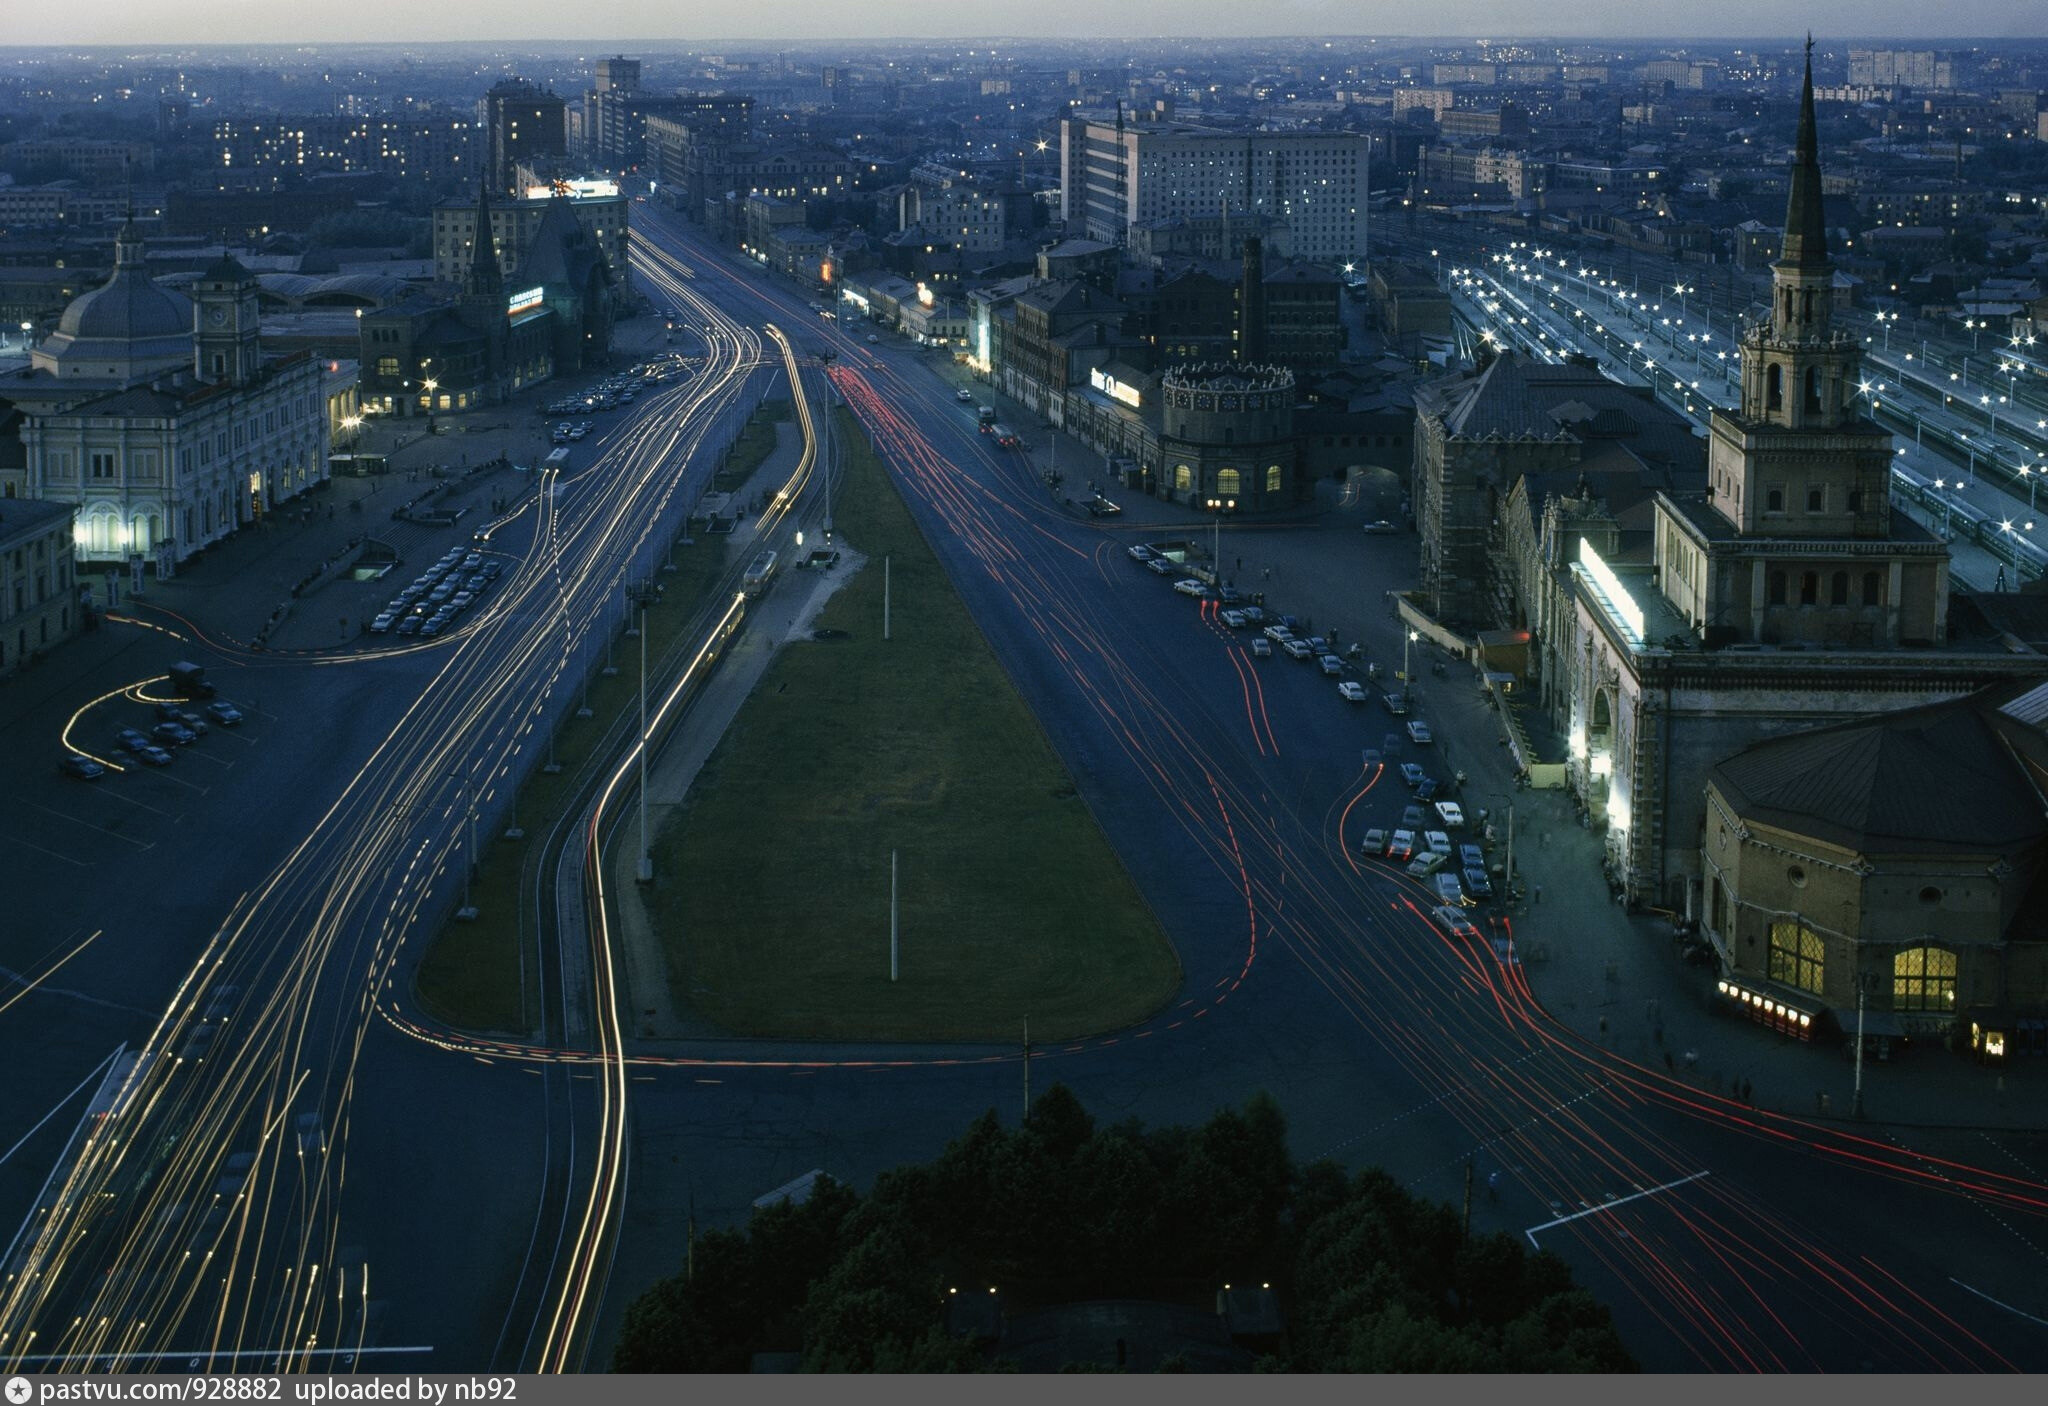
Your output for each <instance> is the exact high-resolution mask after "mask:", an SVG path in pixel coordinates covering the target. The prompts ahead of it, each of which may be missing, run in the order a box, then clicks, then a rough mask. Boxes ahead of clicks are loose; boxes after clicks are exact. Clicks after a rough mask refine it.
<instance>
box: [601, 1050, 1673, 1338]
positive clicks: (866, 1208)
mask: <svg viewBox="0 0 2048 1406" xmlns="http://www.w3.org/2000/svg"><path fill="white" fill-rule="evenodd" d="M1233 1279H1241V1280H1257V1281H1258V1282H1262V1283H1270V1284H1273V1285H1274V1286H1275V1288H1276V1291H1277V1292H1278V1293H1279V1294H1280V1296H1281V1299H1282V1302H1283V1304H1284V1305H1285V1306H1286V1310H1287V1317H1288V1324H1289V1338H1290V1342H1289V1344H1288V1355H1287V1356H1286V1357H1266V1358H1261V1359H1260V1360H1259V1362H1258V1363H1257V1364H1256V1367H1255V1368H1254V1370H1258V1371H1283V1370H1290V1369H1292V1370H1303V1371H1348V1372H1422V1371H1463V1372H1501V1371H1514V1372H1618V1371H1631V1370H1633V1369H1634V1363H1633V1362H1632V1361H1631V1360H1630V1358H1629V1356H1628V1353H1627V1351H1626V1350H1625V1349H1624V1348H1623V1347H1622V1344H1621V1341H1620V1338H1619V1337H1618V1336H1617V1335H1616V1333H1615V1331H1614V1324H1613V1321H1612V1319H1611V1318H1610V1316H1609V1315H1608V1312H1607V1310H1606V1309H1605V1308H1603V1307H1602V1306H1601V1305H1599V1304H1598V1303H1596V1302H1594V1300H1593V1299H1592V1298H1591V1297H1590V1296H1588V1295H1587V1294H1586V1293H1585V1292H1584V1291H1582V1290H1580V1289H1578V1288H1576V1287H1575V1286H1574V1285H1573V1284H1572V1281H1571V1275H1570V1272H1569V1271H1568V1270H1567V1269H1566V1267H1565V1265H1564V1263H1563V1262H1562V1261H1561V1260H1559V1259H1557V1258H1556V1257H1555V1256H1553V1255H1550V1254H1535V1255H1531V1254H1529V1253H1528V1252H1527V1251H1526V1250H1525V1249H1524V1248H1523V1247H1522V1245H1521V1244H1520V1243H1519V1242H1517V1241H1515V1240H1513V1239H1511V1238H1509V1237H1507V1236H1502V1235H1486V1236H1468V1235H1466V1234H1465V1231H1464V1227H1463V1225H1462V1224H1461V1223H1460V1220H1459V1218H1458V1216H1457V1215H1456V1214H1455V1213H1454V1212H1453V1211H1452V1210H1451V1208H1450V1207H1448V1206H1445V1205H1440V1204H1437V1203H1434V1202H1429V1201H1423V1200H1419V1199H1417V1198H1416V1197H1413V1196H1410V1195H1408V1193H1407V1192H1405V1191H1403V1190H1402V1189H1401V1188H1400V1187H1399V1186H1398V1185H1396V1184H1395V1182H1394V1181H1393V1180H1392V1178H1390V1177H1388V1176H1387V1174H1386V1173H1385V1172H1383V1171H1380V1170H1378V1169H1370V1170H1367V1171H1363V1172H1360V1173H1358V1174H1357V1175H1355V1176H1346V1175H1345V1173H1344V1172H1343V1170H1342V1169H1341V1168H1339V1167H1337V1166H1335V1165H1334V1164H1332V1163H1328V1162H1319V1163H1316V1164H1314V1165H1312V1166H1309V1167H1306V1168H1301V1169H1298V1170H1297V1169H1296V1167H1295V1166H1294V1163H1293V1161H1292V1159H1291V1158H1290V1156H1289V1155H1288V1152H1287V1127H1286V1120H1285V1119H1284V1117H1283V1116H1282V1115H1281V1112H1280V1108H1279V1105H1278V1104H1277V1103H1275V1102H1274V1101H1273V1100H1272V1099H1271V1098H1269V1097H1267V1096H1266V1095H1263V1094H1261V1095H1259V1096H1258V1097H1256V1098H1254V1099H1253V1100H1252V1101H1251V1102H1250V1103H1248V1104H1246V1105H1245V1106H1244V1107H1243V1108H1242V1109H1231V1108H1226V1109H1223V1110H1221V1111H1220V1112H1218V1113H1217V1114H1216V1115H1215V1116H1214V1117H1212V1118H1211V1119H1210V1120H1209V1121H1208V1122H1207V1123H1206V1124H1204V1125H1202V1126H1201V1127H1199V1128H1187V1127H1166V1128H1158V1129H1151V1130H1148V1129H1146V1128H1145V1127H1144V1126H1143V1125H1142V1124H1139V1123H1137V1122H1136V1121H1130V1122H1125V1123H1120V1124H1117V1125H1116V1126H1114V1127H1107V1128H1105V1127H1099V1126H1097V1125H1096V1123H1095V1121H1094V1119H1092V1118H1091V1117H1090V1116H1089V1115H1088V1113H1087V1110H1086V1109H1084V1108H1083V1107H1082V1106H1081V1103H1080V1101H1079V1100H1078V1099H1076V1098H1075V1097H1074V1096H1073V1094H1072V1093H1071V1092H1070V1091H1069V1090H1068V1089H1066V1088H1065V1087H1063V1086H1059V1085H1055V1086H1054V1087H1053V1088H1051V1089H1049V1090H1047V1091H1046V1092H1045V1093H1044V1094H1042V1095H1040V1097H1039V1098H1038V1100H1037V1101H1036V1102H1035V1103H1034V1104H1033V1106H1032V1109H1031V1112H1030V1113H1029V1115H1027V1117H1026V1118H1025V1119H1024V1122H1023V1124H1022V1126H1020V1127H1018V1128H1016V1129H1014V1130H1010V1129H1006V1128H1004V1127H1003V1125H1002V1124H1001V1123H1000V1122H999V1121H998V1120H997V1118H996V1117H995V1115H994V1114H993V1113H990V1114H986V1115H984V1116H983V1117H981V1118H979V1119H977V1120H976V1121H975V1122H974V1123H973V1124H971V1125H970V1126H969V1127H968V1128H967V1129H966V1131H965V1132H963V1133H962V1134H961V1136H960V1137H958V1138H956V1139H955V1140H954V1141H953V1142H952V1143H950V1144H948V1146H947V1147H946V1149H945V1151H944V1152H943V1153H941V1154H940V1155H939V1157H937V1158H936V1159H935V1160H934V1161H932V1162H931V1163H929V1164H927V1165H923V1166H907V1167H898V1168H895V1169H893V1170H891V1171H887V1172H884V1173H882V1174H881V1175H880V1176H879V1177H877V1178H876V1179H875V1184H874V1187H873V1188H872V1189H871V1190H870V1191H869V1192H868V1194H867V1195H866V1196H865V1197H862V1196H857V1195H856V1194H855V1193H854V1192H853V1191H851V1190H850V1189H848V1188H846V1187H844V1186H840V1185H839V1184H837V1183H836V1182H832V1181H830V1180H829V1179H823V1180H821V1181H820V1182H819V1183H818V1185H817V1187H816V1188H815V1189H814V1191H813V1192H812V1195H811V1198H810V1200H809V1201H807V1202H806V1203H805V1204H804V1205H802V1206H792V1205H788V1204H786V1203H785V1204H783V1205H779V1206H775V1207H772V1208H770V1209H768V1210H764V1211H761V1212H758V1213H756V1214H755V1216H754V1218H753V1220H752V1221H751V1222H750V1223H749V1224H748V1226H747V1228H746V1230H745V1232H744V1233H740V1232H736V1231H721V1232H717V1233H714V1234H711V1235H707V1236H705V1237H704V1238H703V1239H702V1240H700V1241H699V1242H698V1247H697V1253H696V1272H695V1274H694V1276H689V1275H678V1276H676V1277H674V1278H671V1279H666V1280H663V1281H662V1282H661V1283H659V1284H657V1285H655V1286H654V1287H653V1288H652V1289H650V1290H648V1292H647V1293H645V1294H643V1295H642V1296H641V1297H640V1298H639V1299H638V1300H636V1301H635V1302H634V1303H633V1304H632V1305H631V1306H630V1307H629V1308H628V1310H627V1313H626V1321H625V1326H624V1329H623V1331H622V1332H621V1335H620V1340H619V1345H618V1348H617V1351H616V1353H615V1355H614V1359H613V1365H614V1368H615V1369H616V1370H618V1371H674V1372H702V1371H744V1370H746V1368H747V1366H748V1365H749V1363H750V1361H751V1358H752V1356H753V1354H755V1353H757V1352H761V1351H767V1350H788V1349H791V1348H796V1347H799V1346H800V1347H801V1349H802V1353H803V1363H804V1366H805V1367H806V1368H807V1369H809V1370H813V1371H833V1372H957V1371H970V1370H977V1369H983V1368H986V1367H988V1366H990V1365H994V1366H997V1367H1000V1366H1001V1365H1002V1364H1001V1362H1000V1361H997V1362H995V1363H993V1364H991V1363H990V1362H989V1360H988V1359H987V1357H986V1355H985V1354H984V1352H983V1350H982V1347H981V1345H980V1343H979V1342H978V1341H975V1340H973V1339H970V1338H965V1337H957V1336H955V1335H954V1334H953V1333H951V1332H949V1331H948V1325H947V1322H946V1312H945V1310H946V1305H947V1304H948V1302H949V1301H954V1300H952V1298H951V1295H950V1293H949V1290H951V1289H955V1288H958V1289H961V1290H962V1291H963V1292H969V1293H976V1294H978V1293H981V1292H982V1291H983V1290H984V1287H985V1286H1000V1287H1001V1289H1002V1290H1003V1294H1004V1298H1005V1301H1006V1302H1007V1304H1008V1306H1009V1307H1010V1309H1011V1310H1012V1311H1014V1310H1016V1309H1019V1308H1029V1307H1035V1306H1041V1305H1053V1304H1060V1303H1067V1302H1071V1301H1074V1300H1081V1299H1093V1298H1104V1297H1117V1298H1125V1297H1130V1298H1168V1299H1175V1300H1178V1301H1180V1302H1183V1303H1189V1304H1195V1303H1204V1304H1205V1303H1207V1302H1208V1301H1209V1299H1210V1296H1212V1295H1213V1294H1214V1293H1215V1291H1216V1289H1217V1288H1218V1287H1219V1286H1220V1285H1221V1284H1223V1283H1226V1282H1230V1281H1232V1280H1233ZM1167 1363H1168V1364H1172V1365H1167V1364H1162V1370H1185V1366H1186V1364H1185V1362H1184V1361H1179V1360H1177V1359H1173V1358H1169V1359H1167ZM1077 1369H1079V1370H1086V1369H1088V1368H1087V1364H1078V1366H1077Z"/></svg>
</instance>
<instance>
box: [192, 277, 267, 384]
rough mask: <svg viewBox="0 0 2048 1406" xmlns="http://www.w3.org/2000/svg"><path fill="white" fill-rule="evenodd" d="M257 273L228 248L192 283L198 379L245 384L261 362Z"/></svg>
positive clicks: (193, 368) (194, 344)
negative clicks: (251, 270)
mask: <svg viewBox="0 0 2048 1406" xmlns="http://www.w3.org/2000/svg"><path fill="white" fill-rule="evenodd" d="M257 286H258V285H257V283H256V275H255V274H253V273H251V272H249V270H248V269H247V268H245V267H243V266H242V263H241V261H240V260H239V259H237V258H235V257H234V256H233V255H232V254H223V255H222V256H221V257H220V259H219V261H218V262H216V263H215V264H214V265H213V267H211V268H209V269H208V270H207V271H206V272H205V273H202V274H200V275H199V281H198V282H196V283H194V284H193V285H192V371H193V374H194V375H195V376H196V377H197V378H198V379H199V380H201V381H209V382H216V383H218V382H225V383H226V384H228V385H231V386H243V385H247V384H248V383H249V382H250V381H252V380H254V379H255V377H256V373H257V371H258V370H259V369H261V367H262V365H263V355H262V335H263V320H262V317H261V314H260V312H259V309H258V307H257V302H256V293H257Z"/></svg>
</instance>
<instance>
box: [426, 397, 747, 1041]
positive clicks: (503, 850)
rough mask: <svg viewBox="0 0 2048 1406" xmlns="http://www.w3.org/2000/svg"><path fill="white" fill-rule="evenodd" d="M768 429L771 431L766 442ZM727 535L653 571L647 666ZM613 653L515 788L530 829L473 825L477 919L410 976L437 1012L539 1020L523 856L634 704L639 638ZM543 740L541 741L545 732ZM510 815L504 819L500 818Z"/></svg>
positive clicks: (673, 633) (699, 588)
mask: <svg viewBox="0 0 2048 1406" xmlns="http://www.w3.org/2000/svg"><path fill="white" fill-rule="evenodd" d="M773 433H774V432H773V431H772V430H770V431H769V435H770V442H771V443H772V442H773ZM727 540H728V539H726V538H725V537H722V536H704V537H699V538H698V539H697V541H696V544H695V545H694V546H688V547H677V548H676V550H675V563H676V569H675V571H674V572H673V573H671V574H664V575H661V576H659V577H657V579H658V580H660V581H661V582H662V583H663V585H664V586H665V588H666V589H665V590H664V592H663V594H662V598H661V600H660V601H659V602H658V603H657V604H655V605H654V606H653V607H652V608H651V609H649V610H648V612H647V658H648V665H649V670H650V673H651V672H652V670H653V668H654V667H655V661H657V660H658V659H660V658H661V655H662V653H663V651H664V650H666V649H667V648H668V646H669V645H670V644H672V643H673V642H674V641H675V640H676V638H677V636H678V635H680V634H681V633H682V631H683V628H684V627H685V626H686V625H687V624H688V623H689V621H690V617H691V615H692V614H693V613H694V612H695V611H696V609H697V606H698V605H699V604H700V603H701V602H702V601H703V599H704V595H705V593H706V592H707V591H708V590H709V589H710V588H711V586H712V584H713V583H714V582H715V581H717V579H718V577H719V575H720V573H721V572H722V571H723V569H724V566H725V544H726V542H727ZM616 658H617V662H618V665H619V672H618V673H617V674H616V675H614V676H613V677H611V678H605V677H603V676H602V675H600V676H597V677H594V678H593V679H592V680H591V687H590V695H589V697H590V708H591V716H589V717H587V718H578V717H575V716H574V715H573V714H574V710H573V709H571V710H570V713H571V715H570V716H568V717H565V718H564V719H563V720H562V723H561V731H560V732H558V733H557V734H556V736H555V760H556V761H557V762H559V763H560V764H561V767H562V770H561V772H560V773H559V774H557V775H552V776H551V775H549V774H547V773H546V772H544V771H542V770H541V769H540V768H541V765H542V763H544V762H545V761H546V757H545V755H543V756H542V757H541V759H540V761H538V762H536V763H535V765H534V770H533V771H532V772H531V773H530V774H529V775H528V777H527V780H526V784H525V785H524V786H522V787H521V788H520V791H519V803H518V805H517V806H515V807H514V808H513V820H516V822H517V823H518V824H519V825H520V826H523V827H524V828H525V830H526V838H525V839H523V840H507V839H505V838H504V837H503V835H502V833H501V834H499V835H495V836H492V835H486V834H483V833H482V832H481V830H479V833H478V836H477V838H478V839H479V841H480V842H481V844H480V848H481V850H482V853H483V863H482V864H481V865H480V866H479V868H478V870H477V876H476V880H475V882H474V883H473V884H472V885H471V886H470V901H471V902H472V903H474V904H475V905H476V910H477V916H476V920H475V921H474V922H468V923H463V922H456V921H454V920H453V919H452V918H451V919H450V920H449V922H448V923H447V924H446V925H445V926H443V927H442V929H441V931H440V933H439V934H437V935H436V937H435V939H434V944H433V946H431V947H429V948H428V949H427V954H426V956H425V957H424V958H422V959H421V961H420V969H419V974H418V976H417V977H416V978H415V979H414V986H413V991H414V995H415V996H416V997H418V999H419V1002H420V1004H421V1006H422V1007H423V1008H424V1009H425V1010H426V1011H427V1013H428V1014H429V1015H431V1016H433V1017H434V1018H436V1019H438V1020H441V1021H444V1022H446V1023H447V1024H450V1025H454V1026H458V1027H460V1028H462V1029H465V1030H498V1031H507V1032H511V1033H525V1032H528V1031H531V1030H533V1029H535V1028H537V1025H538V1017H539V1012H538V1011H537V1010H536V1009H534V1008H533V1002H534V1000H535V999H537V995H538V993H537V992H536V991H535V990H533V989H532V984H531V982H529V983H528V989H527V990H526V992H525V993H524V998H523V999H522V993H521V968H522V964H530V963H531V961H532V957H533V953H532V933H533V915H532V913H531V912H530V911H528V909H527V908H526V906H525V901H526V900H529V899H530V897H531V894H532V886H531V876H530V875H528V874H527V872H526V871H527V867H528V860H529V858H530V857H533V856H537V855H538V852H539V847H540V844H541V842H542V841H543V840H544V839H545V838H546V836H547V831H548V828H549V827H550V826H552V825H553V824H554V823H555V822H556V821H557V820H559V819H560V818H561V816H562V811H563V808H564V807H565V806H567V805H568V804H569V803H570V801H571V800H573V799H574V797H575V793H576V789H577V788H578V787H579V786H580V785H581V784H582V781H583V779H584V772H585V771H586V769H587V768H588V766H589V763H590V754H591V752H592V750H593V749H594V748H595V747H596V746H597V744H598V741H599V740H600V739H601V738H602V737H603V736H604V734H605V731H606V729H608V728H609V727H611V726H612V724H613V723H615V722H616V721H618V719H619V717H620V715H621V714H622V713H624V712H626V711H631V712H633V713H635V714H637V713H638V712H639V708H640V692H639V684H640V671H639V642H638V641H630V642H621V643H620V645H619V646H618V648H617V651H616ZM563 686H564V687H567V686H569V685H567V684H566V683H565V684H564V685H563ZM539 745H540V746H541V747H542V748H543V749H545V748H546V746H547V743H546V741H545V739H542V740H541V741H540V742H539ZM512 823H513V821H512V820H508V821H507V823H506V826H505V828H507V829H509V828H511V824H512Z"/></svg>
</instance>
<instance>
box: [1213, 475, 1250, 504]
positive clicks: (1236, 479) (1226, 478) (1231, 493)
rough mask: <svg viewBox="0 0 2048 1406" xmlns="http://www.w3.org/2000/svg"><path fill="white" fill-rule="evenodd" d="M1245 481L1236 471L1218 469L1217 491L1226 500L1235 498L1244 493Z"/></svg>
mask: <svg viewBox="0 0 2048 1406" xmlns="http://www.w3.org/2000/svg"><path fill="white" fill-rule="evenodd" d="M1243 481H1244V476H1243V475H1242V474H1240V473H1238V471H1237V470H1236V469H1218V470H1217V471H1216V491H1217V492H1218V493H1221V494H1222V495H1223V496H1224V497H1226V498H1234V497H1236V496H1237V495H1238V494H1239V493H1241V492H1243V491H1244V490H1243V488H1242V484H1243Z"/></svg>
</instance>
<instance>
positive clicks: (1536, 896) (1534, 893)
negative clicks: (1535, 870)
mask: <svg viewBox="0 0 2048 1406" xmlns="http://www.w3.org/2000/svg"><path fill="white" fill-rule="evenodd" d="M1542 901H1543V885H1541V884H1538V885H1536V887H1535V888H1534V889H1533V890H1531V897H1530V899H1529V902H1530V904H1531V905H1532V906H1533V905H1535V904H1538V903H1541V902H1542Z"/></svg>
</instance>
